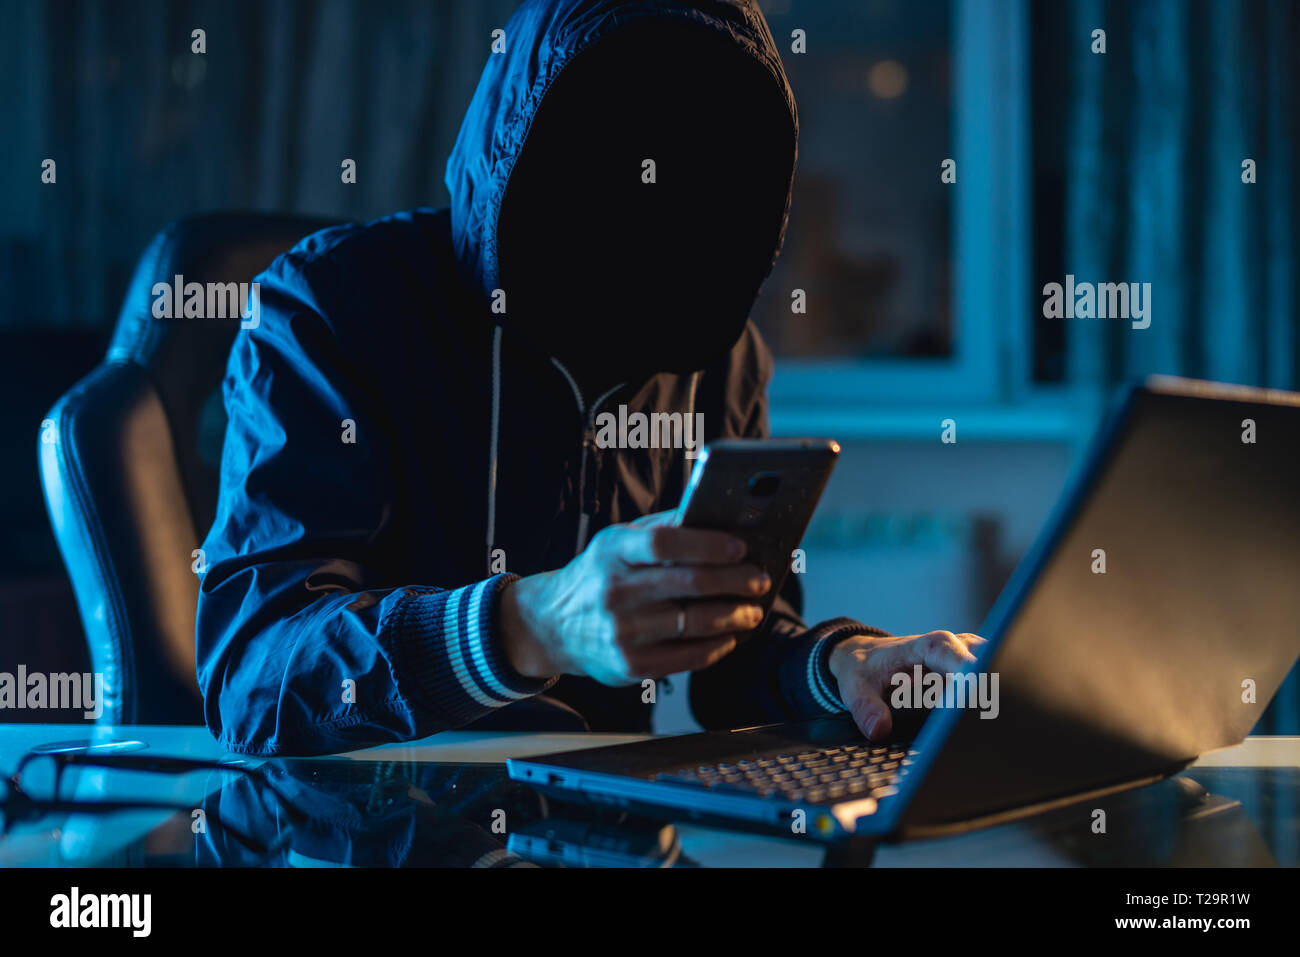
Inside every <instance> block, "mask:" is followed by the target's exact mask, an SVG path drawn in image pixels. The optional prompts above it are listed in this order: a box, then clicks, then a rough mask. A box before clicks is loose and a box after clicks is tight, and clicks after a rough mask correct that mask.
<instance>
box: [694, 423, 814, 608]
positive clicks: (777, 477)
mask: <svg viewBox="0 0 1300 957" xmlns="http://www.w3.org/2000/svg"><path fill="white" fill-rule="evenodd" d="M839 452H840V446H839V443H838V442H835V441H834V440H832V439H719V440H718V441H715V442H711V443H709V444H708V445H706V446H705V447H704V449H703V451H702V452H701V453H700V457H699V459H698V460H697V461H696V463H695V469H694V471H692V473H691V478H690V481H689V482H688V483H687V486H686V493H685V494H684V495H683V496H682V501H681V504H680V505H679V506H678V508H677V514H676V516H675V520H674V524H676V525H680V526H683V527H685V528H704V529H716V530H719V531H724V532H728V533H730V534H732V535H735V536H736V537H738V538H741V539H743V540H744V542H745V546H746V550H745V561H746V562H749V563H751V564H754V565H757V566H758V567H760V568H762V569H763V570H764V571H766V572H767V574H768V576H769V577H770V578H771V580H772V587H771V588H769V589H768V591H767V593H766V594H765V595H763V596H762V598H761V599H757V602H758V603H759V604H760V605H762V607H763V611H764V617H763V622H761V623H760V624H759V626H758V628H756V629H754V630H755V631H757V630H759V629H761V628H762V627H763V626H764V624H766V622H767V619H768V617H769V613H770V611H771V608H772V603H773V602H774V601H775V600H776V596H777V593H778V592H779V591H780V589H781V586H782V584H784V582H785V577H786V575H787V574H789V572H790V562H791V555H792V553H793V552H794V550H795V549H796V548H798V547H799V543H800V542H801V541H802V540H803V536H804V532H805V531H806V530H807V528H808V523H809V522H810V521H811V520H812V516H813V512H814V511H815V510H816V508H817V502H818V501H819V500H820V498H821V495H822V491H823V490H824V489H825V488H826V482H827V481H828V480H829V479H830V475H831V471H832V470H833V469H834V468H835V463H836V461H837V460H838V458H839ZM751 634H752V632H751Z"/></svg>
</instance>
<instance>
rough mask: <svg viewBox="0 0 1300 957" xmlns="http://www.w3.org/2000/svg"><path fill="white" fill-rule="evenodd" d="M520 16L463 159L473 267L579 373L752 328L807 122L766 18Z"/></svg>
mask: <svg viewBox="0 0 1300 957" xmlns="http://www.w3.org/2000/svg"><path fill="white" fill-rule="evenodd" d="M504 31H505V34H504V37H502V38H501V42H503V43H504V52H497V53H492V54H491V55H489V57H488V62H487V65H486V66H485V68H484V70H483V75H482V77H481V79H480V81H479V84H478V88H477V90H476V91H475V94H474V97H473V99H472V101H471V103H470V106H469V109H468V111H467V113H466V115H465V119H464V122H463V123H462V125H461V129H460V134H459V136H458V138H457V140H456V144H455V147H454V148H453V151H452V154H451V157H450V159H449V160H448V163H447V171H446V184H447V188H448V189H449V190H450V192H451V222H452V237H453V242H454V245H455V252H456V257H457V261H458V265H459V268H460V270H461V273H462V276H463V277H464V279H465V281H466V282H467V283H468V284H469V286H470V288H471V289H472V290H473V291H474V292H475V293H476V294H477V296H478V297H479V298H480V299H481V301H483V302H485V303H489V302H492V301H493V292H494V290H498V289H500V290H502V291H503V293H504V301H502V300H501V297H500V296H497V299H496V303H497V305H498V306H504V309H500V308H498V309H494V310H493V312H494V318H495V319H496V321H497V322H498V323H499V324H500V325H501V326H502V327H503V328H504V329H506V330H507V331H510V332H514V333H518V334H520V335H521V336H522V337H523V338H525V339H527V340H529V342H530V343H531V344H532V345H534V346H535V347H536V348H537V349H539V350H541V351H543V352H545V353H547V354H550V355H552V356H554V357H555V358H558V359H560V360H562V361H564V362H566V363H572V364H573V365H574V366H575V367H577V368H578V369H581V368H583V367H586V366H590V365H592V364H597V365H601V366H607V367H609V370H610V375H619V376H627V375H630V374H634V373H637V372H641V371H648V372H653V371H688V370H691V369H698V368H701V367H702V366H703V365H704V364H706V363H707V362H708V361H711V360H712V359H713V358H716V357H717V356H718V355H720V354H721V353H723V352H725V351H726V349H728V348H730V346H731V345H732V344H733V343H734V342H735V341H736V339H737V338H738V336H739V334H740V332H741V330H742V329H743V328H744V323H745V320H746V319H747V318H748V313H749V310H750V309H751V308H752V306H753V302H754V298H755V296H756V295H757V292H758V288H759V286H760V285H761V283H762V281H763V279H765V278H766V276H767V275H768V273H769V272H770V271H771V268H772V266H773V264H774V263H775V261H776V257H777V255H778V253H779V252H780V248H781V243H782V239H783V237H784V234H785V225H786V219H787V215H788V211H789V202H790V188H791V185H792V182H793V176H794V165H795V159H796V152H797V136H798V120H797V113H796V109H795V104H794V97H793V94H792V92H791V90H790V86H789V84H788V82H787V80H786V77H785V72H784V70H783V69H782V66H781V61H780V57H779V55H778V53H777V50H776V46H775V44H774V42H773V39H772V36H771V33H770V32H769V30H768V28H767V25H766V23H765V22H764V20H763V17H762V14H761V13H760V11H759V10H758V8H757V6H756V4H755V3H753V2H752V0H716V2H702V3H694V4H692V3H685V2H678V0H661V2H635V0H633V2H619V0H537V2H533V0H528V2H525V3H524V4H523V5H522V6H521V7H520V8H519V9H518V10H517V11H516V12H515V14H514V15H513V16H512V17H511V18H510V20H509V21H508V22H507V24H506V25H505V27H504ZM647 161H650V162H647ZM620 342H621V343H622V345H617V343H620Z"/></svg>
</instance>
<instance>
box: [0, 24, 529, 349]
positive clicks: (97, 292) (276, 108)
mask: <svg viewBox="0 0 1300 957" xmlns="http://www.w3.org/2000/svg"><path fill="white" fill-rule="evenodd" d="M516 6H517V0H439V2H436V3H430V2H428V0H383V2H380V3H375V2H366V0H84V2H71V0H6V2H0V21H2V22H3V23H4V29H3V30H0V63H3V64H4V65H3V66H2V67H0V102H2V103H3V113H2V114H0V133H2V134H3V137H4V142H5V144H6V148H5V149H4V150H0V174H2V175H3V181H4V183H5V189H4V190H3V191H0V288H3V289H4V290H6V299H7V305H8V307H9V308H7V309H5V310H3V311H0V324H7V325H11V326H12V325H18V324H38V325H41V326H44V327H49V326H50V325H51V324H54V325H56V326H63V327H67V326H73V325H77V326H91V327H98V328H103V329H104V330H107V329H108V328H109V327H111V324H112V320H113V319H114V318H115V316H116V313H117V309H118V306H119V302H118V297H119V296H120V295H121V294H122V292H123V290H124V289H125V285H126V280H127V277H128V275H129V273H130V270H131V268H132V267H133V265H134V262H135V257H136V256H137V255H138V254H139V252H140V251H141V249H142V248H143V246H144V244H145V243H146V242H147V241H148V239H149V237H150V236H151V235H152V234H153V233H154V232H155V231H157V230H158V229H160V228H161V227H162V226H164V225H165V224H166V223H168V222H170V221H171V220H173V219H176V218H178V217H181V216H184V215H187V214H190V213H195V212H201V211H211V210H219V209H251V210H278V211H286V212H301V213H314V214H320V215H325V216H337V217H339V219H340V220H343V219H356V218H370V217H374V216H380V215H383V214H386V213H389V212H392V211H394V210H398V209H405V208H409V207H411V206H417V205H425V204H427V205H441V204H443V203H444V202H445V201H446V190H445V188H444V187H443V185H442V174H443V165H444V163H445V162H446V157H447V154H448V153H449V152H450V150H451V146H452V144H453V143H454V142H455V137H456V133H457V131H458V129H459V126H460V120H461V116H462V114H463V113H464V110H465V107H466V106H467V105H468V103H469V99H470V96H471V94H472V93H473V90H474V86H475V84H476V83H477V81H478V75H479V71H480V70H481V68H482V65H483V62H484V61H485V60H486V58H487V57H488V55H489V53H490V45H491V42H492V38H491V32H492V30H493V29H495V28H497V27H502V26H504V25H505V22H506V20H507V19H508V17H509V15H510V13H511V12H512V11H513V10H514V8H515V7H516ZM196 29H202V30H204V31H205V33H206V37H205V40H206V47H207V49H206V52H205V53H202V54H197V53H194V52H192V49H191V45H192V43H193V40H192V38H191V34H192V31H193V30H196ZM47 158H49V159H53V160H55V162H56V164H57V166H56V175H57V181H56V183H55V184H53V185H47V184H43V183H42V182H41V164H42V162H43V161H44V160H45V159H47ZM344 159H353V160H355V161H356V164H357V182H356V185H347V184H344V183H343V182H342V179H341V175H340V174H341V164H342V162H343V160H344Z"/></svg>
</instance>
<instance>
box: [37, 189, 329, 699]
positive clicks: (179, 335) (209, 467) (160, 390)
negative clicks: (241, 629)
mask: <svg viewBox="0 0 1300 957" xmlns="http://www.w3.org/2000/svg"><path fill="white" fill-rule="evenodd" d="M334 222H335V221H333V220H324V219H314V218H308V217H302V216H281V215H266V214H258V213H252V214H243V213H218V214H212V215H204V216H196V217H193V218H190V219H184V220H180V221H178V222H175V223H172V224H171V225H170V226H168V227H167V228H166V229H164V230H163V231H162V232H160V233H159V234H158V235H157V236H155V237H154V239H153V241H152V242H150V243H149V245H148V247H147V248H146V249H145V252H144V254H143V255H142V256H141V257H140V261H139V263H138V265H137V266H136V270H135V274H134V276H133V277H132V279H131V283H130V286H129V287H128V289H127V293H126V299H125V301H124V302H123V304H122V311H121V313H120V314H119V315H118V320H117V326H116V329H115V330H114V334H113V339H112V342H111V344H110V346H109V349H108V354H107V355H106V356H105V358H104V361H103V362H102V363H100V365H99V366H97V367H96V368H95V369H94V370H93V371H92V372H90V374H89V375H87V376H86V377H85V378H84V379H82V380H81V381H80V382H78V383H77V384H76V385H74V386H73V387H72V388H71V389H69V390H68V391H67V393H65V394H64V395H63V397H62V398H61V399H59V401H58V402H57V403H55V405H54V408H53V409H51V410H50V412H49V415H48V416H47V418H46V421H45V422H44V423H42V429H41V439H40V443H39V444H40V466H41V481H42V485H43V486H44V490H45V503H46V507H47V509H48V511H49V515H50V522H51V524H52V525H53V526H54V534H55V538H56V539H57V540H58V543H59V549H60V551H61V552H62V555H63V561H64V564H65V565H66V566H67V569H68V575H69V577H70V578H71V580H72V587H73V591H74V592H75V593H76V596H77V606H78V609H79V611H80V615H81V621H82V624H83V626H84V627H85V632H86V640H87V642H88V643H89V646H90V661H91V667H92V669H93V670H94V671H95V672H97V673H102V674H103V675H104V684H105V689H104V696H105V701H104V710H103V715H102V716H101V718H100V719H99V720H100V723H102V724H201V723H202V721H203V714H202V703H201V699H200V696H199V689H198V682H197V679H196V678H195V668H194V616H195V608H196V605H197V603H198V577H197V575H196V574H195V572H194V571H193V570H192V564H193V562H194V556H193V553H194V550H195V549H197V548H198V547H199V545H200V543H201V542H202V539H203V537H204V535H205V534H206V533H207V530H208V527H209V525H211V523H212V520H213V517H214V516H215V514H216V504H217V483H218V476H219V471H220V464H221V446H222V442H223V439H224V437H225V426H226V414H225V408H224V406H223V404H222V401H221V380H222V377H223V375H224V373H225V368H226V355H227V353H228V352H229V350H230V345H231V343H232V342H233V340H234V337H235V333H236V332H237V331H238V330H239V323H240V320H239V318H238V317H235V318H232V319H158V318H155V317H154V315H153V308H152V307H153V301H154V297H153V294H152V290H153V286H154V284H155V283H156V282H166V283H168V284H171V283H172V282H173V280H174V277H175V276H177V275H181V276H183V277H184V281H185V282H187V283H188V282H199V283H208V282H222V283H225V282H250V281H251V280H252V279H253V277H254V276H256V275H257V274H258V273H259V272H261V271H262V270H263V269H264V268H265V267H266V266H267V265H269V264H270V262H271V260H272V259H274V258H275V257H276V256H277V255H278V254H279V253H281V252H283V251H284V250H286V249H288V248H290V247H291V246H293V245H294V244H295V243H296V242H297V241H298V240H299V239H301V238H302V237H304V236H306V235H308V234H310V233H313V232H316V231H317V230H319V229H323V228H325V227H327V226H330V225H333V224H334Z"/></svg>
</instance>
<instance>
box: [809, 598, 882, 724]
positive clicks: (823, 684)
mask: <svg viewBox="0 0 1300 957" xmlns="http://www.w3.org/2000/svg"><path fill="white" fill-rule="evenodd" d="M888 634H889V632H887V631H882V630H881V629H879V628H872V627H871V626H869V625H864V624H862V622H860V621H857V620H855V619H853V618H832V619H830V620H829V621H824V622H822V623H821V624H819V625H817V626H816V627H815V628H810V629H809V630H808V632H807V634H806V635H805V636H804V641H805V643H806V644H805V647H806V648H807V649H808V650H807V653H806V655H805V657H804V659H803V662H802V664H803V667H802V679H803V681H802V687H800V686H799V685H798V684H796V687H795V688H794V689H793V691H794V697H795V700H796V704H797V705H803V706H804V707H801V708H800V710H801V711H804V710H806V709H810V713H812V714H839V713H841V712H843V711H846V710H848V709H847V708H845V707H844V703H843V702H842V701H841V700H840V686H839V682H838V681H836V680H835V676H834V675H833V674H831V668H830V661H831V652H832V651H833V650H834V649H835V646H836V645H837V644H839V643H840V642H841V641H843V640H844V639H845V638H851V637H853V636H855V635H881V636H886V635H888Z"/></svg>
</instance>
